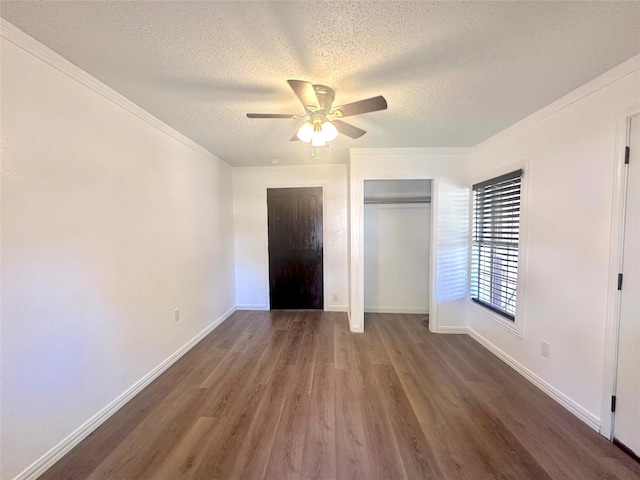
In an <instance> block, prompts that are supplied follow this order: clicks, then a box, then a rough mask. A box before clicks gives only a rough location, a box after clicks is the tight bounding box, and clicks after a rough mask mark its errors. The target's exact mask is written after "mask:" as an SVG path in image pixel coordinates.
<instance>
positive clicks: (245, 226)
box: [233, 165, 348, 311]
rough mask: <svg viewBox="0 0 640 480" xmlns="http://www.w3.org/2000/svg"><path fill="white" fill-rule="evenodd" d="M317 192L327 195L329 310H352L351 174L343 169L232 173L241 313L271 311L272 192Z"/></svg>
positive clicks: (324, 167)
mask: <svg viewBox="0 0 640 480" xmlns="http://www.w3.org/2000/svg"><path fill="white" fill-rule="evenodd" d="M312 186H315V187H322V189H323V211H322V216H323V237H324V238H323V262H324V268H323V271H324V306H325V310H337V311H346V310H347V299H348V285H347V266H348V257H347V169H346V166H344V165H318V166H300V167H241V168H234V169H233V195H234V196H233V216H234V231H235V250H236V304H237V306H238V308H241V309H250V310H266V309H269V252H268V246H267V188H285V187H312ZM334 295H335V296H337V297H335V298H337V299H336V300H334Z"/></svg>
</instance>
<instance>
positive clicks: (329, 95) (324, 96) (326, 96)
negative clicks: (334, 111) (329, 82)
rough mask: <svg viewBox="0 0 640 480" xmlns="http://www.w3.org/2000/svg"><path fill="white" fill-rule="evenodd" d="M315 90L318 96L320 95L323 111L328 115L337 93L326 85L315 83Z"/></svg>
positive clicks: (319, 100)
mask: <svg viewBox="0 0 640 480" xmlns="http://www.w3.org/2000/svg"><path fill="white" fill-rule="evenodd" d="M313 90H314V91H315V92H316V97H318V105H319V106H320V111H321V113H324V114H325V115H328V114H329V112H330V111H331V105H332V104H333V100H334V99H335V98H336V93H335V92H334V91H333V89H331V88H329V87H327V86H326V85H314V86H313Z"/></svg>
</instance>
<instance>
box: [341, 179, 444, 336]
mask: <svg viewBox="0 0 640 480" xmlns="http://www.w3.org/2000/svg"><path fill="white" fill-rule="evenodd" d="M351 175H353V172H352V173H351ZM367 180H431V218H430V219H429V222H430V224H429V228H430V233H429V235H430V238H429V330H430V331H431V332H433V333H437V332H438V304H437V302H436V295H435V291H436V286H437V271H438V268H437V264H436V263H437V255H436V244H437V240H438V230H437V222H436V219H437V218H438V186H439V185H438V182H439V180H438V178H437V177H436V176H434V175H417V174H409V175H391V176H388V175H387V176H384V175H381V176H368V175H365V176H358V177H357V178H353V179H352V181H351V182H350V185H351V191H350V194H349V199H350V203H351V205H350V207H351V208H350V212H351V213H350V214H351V218H350V222H349V224H350V229H351V239H350V249H351V251H350V261H351V265H350V277H351V278H350V289H351V298H350V311H349V329H350V330H351V331H352V332H354V333H355V332H359V333H361V332H364V282H365V278H364V182H365V181H367Z"/></svg>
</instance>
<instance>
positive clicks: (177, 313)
mask: <svg viewBox="0 0 640 480" xmlns="http://www.w3.org/2000/svg"><path fill="white" fill-rule="evenodd" d="M178 320H180V309H179V308H174V309H173V321H174V322H177V321H178Z"/></svg>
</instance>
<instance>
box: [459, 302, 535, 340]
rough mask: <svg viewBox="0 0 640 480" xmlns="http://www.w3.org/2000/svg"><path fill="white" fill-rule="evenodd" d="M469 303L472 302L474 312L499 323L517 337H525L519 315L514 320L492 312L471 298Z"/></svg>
mask: <svg viewBox="0 0 640 480" xmlns="http://www.w3.org/2000/svg"><path fill="white" fill-rule="evenodd" d="M469 303H470V304H471V310H472V311H473V312H474V313H477V314H478V315H480V316H482V317H484V318H486V319H488V320H490V321H492V322H493V323H495V324H497V325H498V326H499V327H502V328H503V329H505V330H506V331H508V332H509V333H511V334H513V335H515V336H516V337H518V338H522V339H524V334H523V332H522V331H521V329H520V325H519V322H518V317H517V316H516V319H515V320H514V321H511V320H509V319H507V318H505V317H503V316H502V315H498V314H497V313H495V312H492V311H491V310H490V309H488V308H486V307H483V306H482V305H481V304H479V303H477V302H474V301H473V300H471V299H469Z"/></svg>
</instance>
